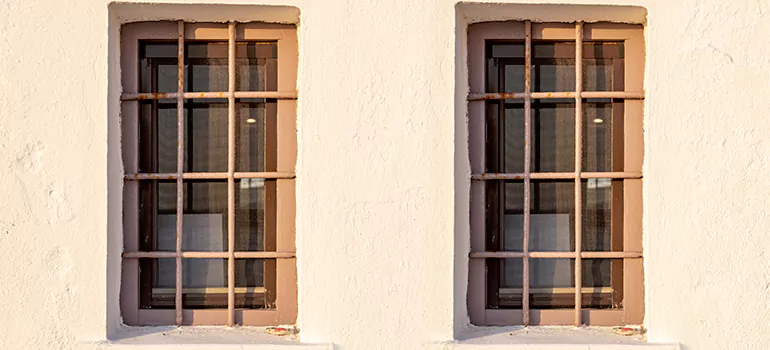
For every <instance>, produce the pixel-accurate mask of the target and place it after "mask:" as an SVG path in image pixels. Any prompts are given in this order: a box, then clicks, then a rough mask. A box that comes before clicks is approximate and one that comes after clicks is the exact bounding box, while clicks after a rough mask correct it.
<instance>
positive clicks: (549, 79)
mask: <svg viewBox="0 0 770 350" xmlns="http://www.w3.org/2000/svg"><path fill="white" fill-rule="evenodd" d="M532 80H533V82H532V83H533V84H532V85H533V87H534V91H541V92H556V91H575V44H574V43H535V44H532Z"/></svg>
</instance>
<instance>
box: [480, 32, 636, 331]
mask: <svg viewBox="0 0 770 350" xmlns="http://www.w3.org/2000/svg"><path fill="white" fill-rule="evenodd" d="M519 23H520V22H519ZM523 26H524V38H523V39H524V50H525V52H524V80H525V81H524V91H521V92H488V93H474V92H472V93H470V94H469V96H468V101H469V102H471V103H470V109H471V118H472V121H471V124H473V123H475V121H474V120H475V119H473V118H483V112H474V111H479V109H474V107H473V105H474V104H475V103H484V101H489V100H510V99H518V100H523V103H524V168H523V169H524V170H523V173H486V172H478V170H479V169H480V167H479V166H476V167H475V171H474V173H473V174H472V175H471V179H472V180H473V181H474V182H481V183H483V182H486V181H491V180H521V181H523V187H524V204H523V208H524V209H523V231H522V232H523V233H522V235H523V237H522V241H523V247H522V248H523V249H522V251H520V252H512V251H488V250H487V249H484V250H483V251H479V250H478V248H479V246H481V245H476V247H475V248H476V249H473V247H472V250H474V251H472V252H471V253H470V258H471V259H472V266H473V261H474V260H482V259H504V258H520V259H523V269H522V270H523V271H522V273H523V285H522V288H521V295H522V307H521V322H522V323H523V325H529V324H531V310H530V300H529V299H530V298H529V296H530V293H531V292H532V291H531V288H530V259H558V258H561V259H564V258H569V259H574V261H575V264H574V284H575V288H574V295H575V308H574V320H573V322H572V323H574V325H581V324H583V323H584V320H583V319H582V315H583V312H582V311H583V310H582V307H583V306H582V304H583V303H582V294H583V291H582V289H583V287H582V284H583V281H582V266H583V259H641V258H642V252H641V249H639V250H631V251H629V250H627V251H600V252H584V251H582V232H581V231H582V220H581V215H582V207H581V206H582V200H581V199H582V187H581V180H583V179H595V178H603V179H630V180H639V181H641V180H640V179H641V178H642V173H641V171H610V172H583V171H582V169H583V164H582V161H583V160H582V157H583V149H582V147H583V145H582V139H583V135H582V127H583V126H582V123H583V104H584V103H585V102H584V101H583V100H584V99H587V98H607V99H625V100H641V99H643V98H644V93H643V91H583V64H582V59H583V57H584V56H583V38H584V36H585V33H584V24H583V23H582V22H578V23H576V24H574V39H573V40H574V41H573V42H574V43H575V48H576V49H575V56H574V57H575V82H576V83H575V86H574V91H570V92H532V76H531V68H532V51H533V50H532V46H533V45H532V41H533V33H532V28H533V24H532V23H531V22H530V21H525V22H524V23H523ZM495 28H497V27H495ZM495 30H498V29H495ZM495 30H489V32H494V31H495ZM485 35H487V34H481V35H479V36H480V37H482V41H483V40H484V39H483V37H484V36H485ZM541 36H542V34H541ZM470 40H471V41H472V40H479V37H474V36H473V35H471V38H470ZM471 45H472V44H471ZM476 47H478V46H476ZM473 54H476V55H480V54H478V53H472V54H471V56H472V55H473ZM479 57H480V56H479ZM471 60H473V58H471ZM476 62H478V61H476ZM471 65H472V66H473V63H472V64H471ZM479 73H480V72H479V71H475V72H474V67H471V74H472V75H473V74H479ZM473 79H477V78H476V77H475V76H472V77H471V80H473ZM471 86H472V87H471V89H473V88H474V87H473V86H474V84H473V83H472V84H471ZM476 86H478V85H476ZM557 98H558V99H563V98H570V99H574V107H575V118H574V124H575V131H574V138H575V159H574V167H575V168H574V172H532V171H531V168H530V165H531V163H532V146H531V145H532V133H531V125H532V119H533V116H532V111H531V103H532V100H533V99H557ZM479 114H482V115H479ZM503 117H504V113H500V118H503ZM482 120H483V119H482ZM472 132H473V131H472ZM473 137H474V136H473V135H472V136H471V153H472V154H471V158H472V159H474V158H473V156H474V149H478V147H479V145H478V144H474V141H473ZM477 139H478V140H480V139H483V137H481V136H479V137H478V138H477ZM478 154H479V153H475V155H478ZM472 162H473V160H472ZM477 164H478V163H477ZM639 170H641V169H639ZM535 179H563V180H573V181H574V196H575V199H574V205H575V208H574V210H575V221H574V232H575V239H574V251H568V252H554V251H530V244H529V242H530V220H531V213H530V211H531V208H530V197H531V196H532V194H531V185H532V184H531V180H535ZM639 209H640V208H639ZM481 210H482V209H479V211H481ZM626 210H627V209H626ZM479 211H477V212H476V213H478V212H479ZM473 215H479V214H472V216H473ZM472 220H474V219H472ZM498 227H499V226H498ZM500 230H501V229H500ZM472 234H473V235H481V234H484V231H483V230H482V231H481V232H479V230H476V231H474V232H473V233H472ZM624 235H625V233H624ZM476 241H478V240H476ZM472 245H473V244H472ZM639 248H641V247H639ZM626 249H628V247H626ZM475 271H476V273H477V272H479V271H481V270H478V269H477V270H475ZM471 273H472V274H473V273H474V270H473V267H472V271H471ZM489 273H496V271H495V272H489ZM638 277H639V278H640V279H641V276H638ZM472 278H473V277H472ZM469 288H470V289H471V290H472V289H473V288H478V286H470V287H469ZM485 295H490V294H489V293H488V292H487V293H485ZM470 299H471V298H470V297H469V300H470ZM469 302H470V303H472V301H469ZM470 309H471V313H474V312H477V313H478V312H480V311H479V310H475V311H474V310H473V309H474V307H473V306H471V307H470ZM485 323H487V324H490V323H495V321H493V322H490V321H487V322H485ZM541 323H542V321H541Z"/></svg>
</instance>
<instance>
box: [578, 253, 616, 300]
mask: <svg viewBox="0 0 770 350" xmlns="http://www.w3.org/2000/svg"><path fill="white" fill-rule="evenodd" d="M582 268H583V307H585V308H592V309H608V308H619V307H622V304H621V303H622V300H623V259H583V267H582Z"/></svg>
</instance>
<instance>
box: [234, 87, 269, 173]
mask: <svg viewBox="0 0 770 350" xmlns="http://www.w3.org/2000/svg"><path fill="white" fill-rule="evenodd" d="M263 101H264V100H262V99H239V100H237V102H238V103H237V106H236V124H235V129H236V130H235V156H236V159H235V170H236V171H249V172H261V171H275V169H276V166H277V153H276V149H277V130H276V114H277V108H276V107H277V106H276V105H277V103H275V102H268V103H264V102H263Z"/></svg>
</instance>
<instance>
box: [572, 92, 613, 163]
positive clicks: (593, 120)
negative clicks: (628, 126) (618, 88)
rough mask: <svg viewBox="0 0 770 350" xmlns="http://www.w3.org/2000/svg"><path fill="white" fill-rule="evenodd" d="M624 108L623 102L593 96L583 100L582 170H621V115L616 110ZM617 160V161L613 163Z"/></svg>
mask: <svg viewBox="0 0 770 350" xmlns="http://www.w3.org/2000/svg"><path fill="white" fill-rule="evenodd" d="M622 112H623V102H614V103H613V102H611V100H609V99H590V100H585V101H584V102H583V146H582V148H583V171H592V172H594V171H596V172H605V171H613V170H615V171H622V170H623V132H622V130H623V129H622V128H623V125H622V118H619V119H620V120H618V121H617V123H618V125H615V123H616V120H615V119H614V118H613V114H616V113H622ZM613 163H614V164H613Z"/></svg>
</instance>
